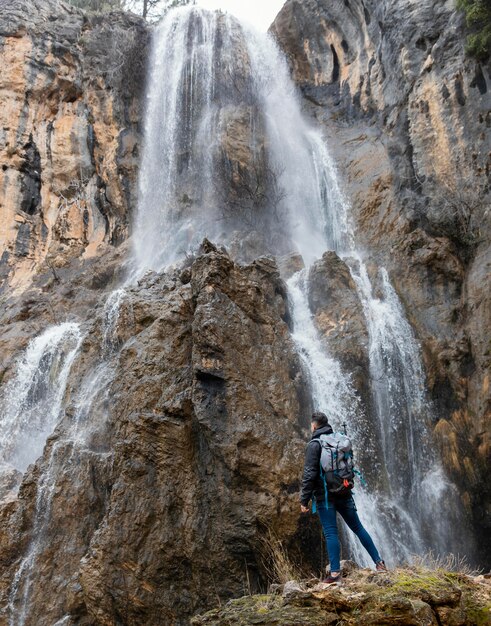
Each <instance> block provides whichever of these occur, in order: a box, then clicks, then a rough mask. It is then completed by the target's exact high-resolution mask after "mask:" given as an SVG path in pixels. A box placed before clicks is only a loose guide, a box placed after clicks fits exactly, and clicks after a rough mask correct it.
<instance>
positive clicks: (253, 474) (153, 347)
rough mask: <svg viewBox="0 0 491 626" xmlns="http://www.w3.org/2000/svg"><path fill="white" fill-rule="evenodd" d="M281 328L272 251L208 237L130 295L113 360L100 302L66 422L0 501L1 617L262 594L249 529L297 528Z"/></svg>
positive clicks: (102, 620) (294, 384)
mask: <svg viewBox="0 0 491 626" xmlns="http://www.w3.org/2000/svg"><path fill="white" fill-rule="evenodd" d="M53 301H54V305H55V307H56V308H58V306H60V307H62V306H63V305H62V303H61V302H57V301H56V300H55V299H53ZM287 319H288V315H287V303H286V292H285V286H284V283H283V282H282V280H281V279H280V277H279V273H278V270H277V269H276V266H275V264H274V263H273V262H272V261H271V260H270V259H259V260H257V261H255V262H254V263H252V264H251V265H248V266H242V267H239V266H237V265H235V264H234V263H233V262H232V261H231V260H230V258H229V257H228V256H227V255H226V254H224V253H222V252H219V251H217V250H216V249H215V248H214V247H213V246H211V245H208V244H207V245H206V246H205V247H204V248H203V250H202V252H201V254H200V255H199V256H198V257H197V258H195V259H194V260H190V262H189V263H188V267H186V268H184V269H183V270H179V271H178V272H171V273H170V274H162V275H156V274H153V275H149V276H147V277H146V278H145V279H143V280H142V281H140V283H139V284H138V286H135V287H134V288H130V289H128V290H127V292H126V294H125V296H124V298H123V300H122V303H121V308H120V314H119V320H118V323H117V324H116V327H115V334H114V338H113V339H114V342H115V344H114V345H116V346H123V347H122V349H121V351H120V352H119V351H118V350H117V349H116V350H115V351H114V352H112V353H111V354H109V355H108V354H107V353H106V354H105V356H104V353H103V354H102V355H101V345H102V344H103V343H104V341H103V339H104V323H105V317H104V307H103V306H101V304H100V303H99V305H98V306H97V305H96V306H95V307H93V308H92V309H91V310H90V311H89V312H88V313H87V314H86V321H85V322H84V326H83V327H84V333H85V339H84V343H83V346H82V349H81V355H80V357H79V359H78V360H77V364H76V367H74V368H73V370H72V372H71V376H70V381H69V383H68V389H69V392H68V394H67V407H66V410H65V412H64V417H63V419H62V420H61V422H60V424H59V426H58V428H57V429H56V431H55V433H54V434H53V435H52V436H51V437H50V439H49V441H48V443H47V446H46V450H45V452H44V455H43V457H42V458H41V459H39V461H38V462H37V463H36V464H33V465H32V466H31V467H30V468H29V469H28V471H27V473H26V475H25V477H24V479H23V482H22V485H21V488H20V491H19V495H18V497H13V498H12V497H7V498H5V499H4V500H3V502H2V507H1V523H0V545H1V546H2V550H1V560H0V566H1V568H0V571H1V575H0V607H1V608H0V624H8V623H12V621H11V620H12V619H13V620H14V623H23V624H26V626H27V624H32V625H34V624H36V626H40V625H42V624H46V625H48V624H50V625H51V624H54V623H56V622H57V620H62V619H64V620H65V621H64V622H63V623H67V624H115V623H124V624H158V623H165V624H186V623H188V617H189V616H190V615H192V614H193V613H194V612H196V611H197V610H200V609H202V608H205V607H209V606H211V605H213V604H214V603H215V602H216V601H217V598H223V599H225V598H228V597H231V596H237V595H241V594H242V593H243V591H244V589H247V588H248V586H251V585H252V588H255V589H258V588H259V587H258V585H260V584H262V581H263V580H264V579H265V572H264V565H263V563H262V560H261V544H260V538H261V536H264V535H265V534H267V532H268V529H271V530H272V531H273V532H275V533H277V534H278V535H279V536H281V537H282V538H284V539H285V540H288V538H290V539H292V538H293V537H294V536H297V535H299V534H300V535H301V534H302V532H303V530H302V523H301V521H300V520H299V516H298V512H297V498H298V487H299V484H298V480H299V470H300V467H299V465H301V462H302V457H303V446H304V443H303V429H304V428H305V425H306V424H307V423H308V415H306V413H307V411H308V409H309V407H308V405H306V404H305V401H304V398H303V395H302V394H303V391H302V390H303V388H304V384H305V383H304V381H303V378H302V372H301V368H300V364H299V361H298V358H297V356H296V354H295V351H294V348H293V344H292V340H291V338H290V333H289V328H288V325H287V323H286V321H285V320H287ZM74 423H77V424H78V426H77V429H76V430H75V431H74V430H73V424H74ZM75 432H76V433H77V434H76V435H75V434H74V433H75ZM39 503H41V505H40V504H39ZM19 572H20V574H21V575H19ZM16 581H17V582H16ZM26 607H27V608H26ZM9 620H10V621H9Z"/></svg>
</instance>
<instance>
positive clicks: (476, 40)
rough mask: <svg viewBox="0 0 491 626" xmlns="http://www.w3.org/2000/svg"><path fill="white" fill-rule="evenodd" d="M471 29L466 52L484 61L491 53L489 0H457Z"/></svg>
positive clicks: (490, 8)
mask: <svg viewBox="0 0 491 626" xmlns="http://www.w3.org/2000/svg"><path fill="white" fill-rule="evenodd" d="M457 8H459V9H461V10H462V11H464V13H465V16H466V21H467V25H468V26H469V28H470V29H471V30H472V32H471V33H470V35H469V36H468V38H467V52H468V53H469V54H471V55H472V56H474V57H476V58H477V59H479V60H481V61H484V60H486V59H487V58H488V57H489V55H490V54H491V0H457Z"/></svg>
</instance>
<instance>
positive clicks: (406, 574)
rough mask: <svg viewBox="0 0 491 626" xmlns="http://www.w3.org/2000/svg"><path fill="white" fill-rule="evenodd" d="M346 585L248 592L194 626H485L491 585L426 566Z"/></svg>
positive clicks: (365, 575) (357, 577)
mask: <svg viewBox="0 0 491 626" xmlns="http://www.w3.org/2000/svg"><path fill="white" fill-rule="evenodd" d="M344 581H345V582H344V584H343V586H342V587H340V588H339V587H325V586H322V585H319V584H315V583H312V582H311V581H309V582H304V583H302V584H301V585H299V591H298V592H291V593H287V594H285V595H284V596H283V597H282V596H278V595H257V596H247V597H244V598H240V599H238V600H231V601H230V602H228V603H227V604H226V605H225V606H223V607H222V608H221V609H215V610H213V611H209V612H208V613H206V614H205V615H202V616H200V617H195V618H194V619H193V620H192V622H191V623H192V624H193V626H248V625H254V624H258V625H262V626H297V625H298V626H303V625H308V626H318V625H324V624H328V625H329V624H333V625H334V624H335V625H336V626H392V625H393V624H398V625H399V626H485V625H487V624H490V625H491V619H490V616H491V613H490V599H491V590H490V586H489V585H481V584H477V583H476V582H475V581H474V580H473V579H472V578H471V577H469V576H466V575H463V574H458V573H454V572H447V571H444V570H427V569H425V568H422V567H418V568H416V567H412V568H401V569H398V570H394V571H392V572H388V573H384V574H383V575H377V574H373V572H371V571H370V570H359V571H357V572H353V573H352V574H351V575H350V576H348V577H347V578H345V579H344Z"/></svg>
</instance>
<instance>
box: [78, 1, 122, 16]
mask: <svg viewBox="0 0 491 626" xmlns="http://www.w3.org/2000/svg"><path fill="white" fill-rule="evenodd" d="M68 3H69V4H71V5H72V6H75V7H78V8H79V9H84V10H85V11H91V12H93V13H104V12H106V11H121V10H123V9H124V8H125V2H124V0H68Z"/></svg>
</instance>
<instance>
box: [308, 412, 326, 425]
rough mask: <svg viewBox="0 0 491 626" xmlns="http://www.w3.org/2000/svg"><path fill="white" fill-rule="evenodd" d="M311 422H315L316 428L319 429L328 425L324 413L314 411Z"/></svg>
mask: <svg viewBox="0 0 491 626" xmlns="http://www.w3.org/2000/svg"><path fill="white" fill-rule="evenodd" d="M312 422H315V423H316V424H317V426H318V428H321V427H322V426H327V424H329V421H328V419H327V415H326V414H325V413H322V411H315V412H314V413H312Z"/></svg>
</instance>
